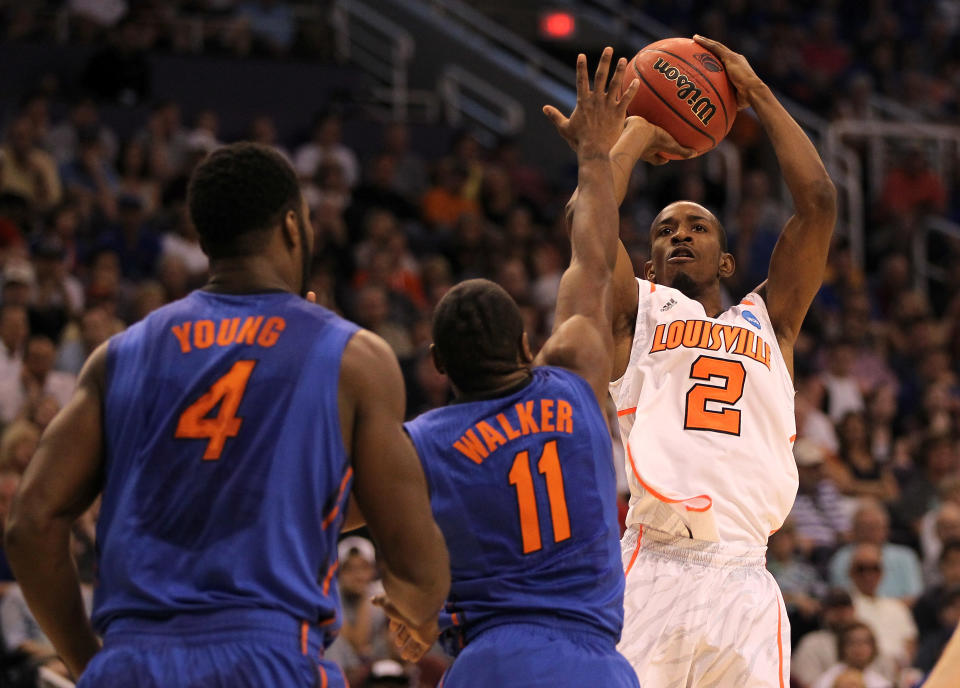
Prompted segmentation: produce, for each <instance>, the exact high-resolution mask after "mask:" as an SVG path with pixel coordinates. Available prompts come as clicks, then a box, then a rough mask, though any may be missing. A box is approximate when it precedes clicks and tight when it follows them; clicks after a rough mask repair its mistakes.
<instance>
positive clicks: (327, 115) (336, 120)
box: [293, 112, 360, 187]
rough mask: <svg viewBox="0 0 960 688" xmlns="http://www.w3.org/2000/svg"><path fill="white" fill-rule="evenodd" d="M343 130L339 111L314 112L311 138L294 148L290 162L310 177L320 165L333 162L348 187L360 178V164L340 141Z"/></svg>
mask: <svg viewBox="0 0 960 688" xmlns="http://www.w3.org/2000/svg"><path fill="white" fill-rule="evenodd" d="M342 132H343V121H342V119H341V117H340V115H339V114H338V113H336V112H324V113H321V114H319V115H317V118H316V120H315V121H314V125H313V136H312V139H311V140H310V141H309V142H308V143H305V144H303V145H302V146H300V147H299V148H297V150H296V152H295V153H294V155H293V166H294V168H295V169H296V170H297V174H299V175H300V177H301V178H306V179H309V178H311V177H313V176H314V175H316V173H317V171H318V170H319V169H320V166H321V165H323V164H324V163H325V162H332V163H335V164H336V165H337V166H338V167H339V168H340V170H341V171H342V173H343V175H344V180H345V182H346V184H347V186H348V187H353V186H354V185H356V183H357V182H358V181H359V179H360V164H359V163H358V162H357V156H356V154H354V152H353V151H352V150H350V149H349V148H347V147H346V146H345V145H344V144H343V142H342V141H341V138H342Z"/></svg>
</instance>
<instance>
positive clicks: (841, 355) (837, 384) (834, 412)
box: [823, 341, 864, 423]
mask: <svg viewBox="0 0 960 688" xmlns="http://www.w3.org/2000/svg"><path fill="white" fill-rule="evenodd" d="M854 356H855V349H854V347H853V345H852V344H851V343H850V342H847V341H839V342H836V343H835V344H834V345H833V346H832V347H830V352H829V355H828V363H827V371H826V372H825V373H824V375H823V384H824V387H825V392H826V398H827V414H828V415H829V416H830V420H832V421H833V422H834V423H838V422H839V421H840V420H841V419H842V418H843V416H844V415H845V414H847V413H849V412H851V411H854V412H860V411H863V410H864V403H863V394H862V392H861V390H860V384H859V382H858V381H857V378H856V377H854V375H853V364H854V360H855V359H854Z"/></svg>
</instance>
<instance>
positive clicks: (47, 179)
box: [0, 116, 62, 210]
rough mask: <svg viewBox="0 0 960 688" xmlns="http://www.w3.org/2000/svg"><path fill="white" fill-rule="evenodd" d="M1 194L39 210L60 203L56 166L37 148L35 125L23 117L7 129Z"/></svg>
mask: <svg viewBox="0 0 960 688" xmlns="http://www.w3.org/2000/svg"><path fill="white" fill-rule="evenodd" d="M0 192H8V193H14V194H18V195H20V196H22V197H23V198H24V199H26V200H27V202H28V203H30V204H31V205H32V206H33V207H35V208H37V209H39V210H46V209H48V208H50V207H52V206H54V205H56V204H57V203H59V202H60V195H61V193H62V188H61V186H60V175H59V174H58V173H57V164H56V162H55V161H54V159H53V157H52V156H51V155H50V154H49V153H47V152H46V151H44V150H42V149H41V148H40V147H39V146H38V145H37V140H36V134H35V132H34V128H33V125H32V124H31V123H30V120H29V119H28V118H26V117H23V116H21V117H18V118H17V119H15V120H14V121H13V123H12V124H11V125H10V127H9V128H8V129H7V143H6V144H5V145H4V146H3V147H0Z"/></svg>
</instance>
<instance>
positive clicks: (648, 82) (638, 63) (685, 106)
mask: <svg viewBox="0 0 960 688" xmlns="http://www.w3.org/2000/svg"><path fill="white" fill-rule="evenodd" d="M634 77H636V78H637V79H639V80H640V90H639V91H637V95H635V96H634V97H633V100H632V101H631V102H630V105H629V107H627V114H630V115H640V116H641V117H643V118H645V119H647V120H648V121H650V122H652V123H654V124H656V125H657V126H660V127H663V128H664V129H665V130H666V131H667V132H669V133H670V135H671V136H673V138H675V139H676V140H677V142H678V143H680V144H682V145H684V146H686V147H688V148H693V149H695V150H696V151H697V152H698V153H705V152H707V151H708V150H710V149H711V148H713V147H715V146H716V145H717V144H718V143H720V142H721V141H722V140H723V137H724V136H726V135H727V134H728V133H729V132H730V127H732V126H733V120H734V118H735V117H736V116H737V96H736V91H735V90H734V88H733V86H732V85H731V83H730V80H729V79H728V78H727V71H726V69H724V67H723V63H722V62H721V61H720V59H719V58H718V57H717V56H716V55H714V54H713V53H712V52H710V51H709V50H707V49H706V48H704V47H703V46H702V45H700V44H699V43H697V42H696V41H694V40H692V39H690V38H667V39H666V40H663V41H657V42H656V43H651V44H650V45H648V46H647V47H646V48H644V49H643V50H641V51H640V52H638V53H637V54H636V55H635V56H634V57H633V59H632V60H630V64H629V65H627V74H626V76H625V77H624V80H623V88H626V87H627V86H629V85H630V82H631V81H633V79H634ZM667 157H676V156H667Z"/></svg>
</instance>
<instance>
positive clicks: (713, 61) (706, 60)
mask: <svg viewBox="0 0 960 688" xmlns="http://www.w3.org/2000/svg"><path fill="white" fill-rule="evenodd" d="M693 59H695V60H697V61H698V62H700V64H702V65H703V66H704V68H705V69H706V70H707V71H708V72H722V71H723V65H721V64H720V63H719V62H717V58H715V57H714V56H713V55H711V54H710V53H697V54H696V55H694V56H693Z"/></svg>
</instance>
